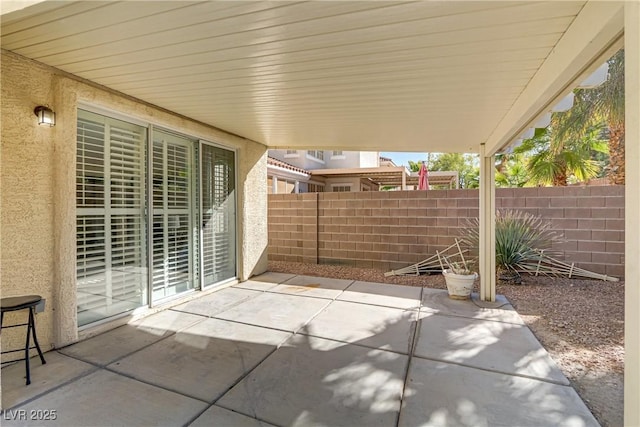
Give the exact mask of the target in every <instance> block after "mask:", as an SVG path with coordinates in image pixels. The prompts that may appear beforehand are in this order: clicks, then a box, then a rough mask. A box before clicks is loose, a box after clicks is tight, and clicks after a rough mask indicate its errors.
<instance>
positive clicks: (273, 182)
mask: <svg viewBox="0 0 640 427" xmlns="http://www.w3.org/2000/svg"><path fill="white" fill-rule="evenodd" d="M271 193H273V194H278V177H277V176H275V175H274V177H273V179H272V180H271Z"/></svg>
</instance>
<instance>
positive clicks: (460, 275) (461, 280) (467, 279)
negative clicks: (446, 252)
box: [440, 256, 478, 300]
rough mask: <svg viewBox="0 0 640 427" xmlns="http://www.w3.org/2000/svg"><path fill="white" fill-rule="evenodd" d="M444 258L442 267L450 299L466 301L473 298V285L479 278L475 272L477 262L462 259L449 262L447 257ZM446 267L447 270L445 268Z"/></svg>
mask: <svg viewBox="0 0 640 427" xmlns="http://www.w3.org/2000/svg"><path fill="white" fill-rule="evenodd" d="M442 258H444V263H442V260H441V261H440V262H441V264H443V265H442V275H443V276H444V281H445V282H446V284H447V291H448V292H449V298H451V299H460V300H465V299H469V297H470V296H471V291H472V290H473V285H474V283H475V282H476V279H477V278H478V273H476V272H475V271H473V266H474V265H475V262H473V261H467V260H465V259H464V258H462V260H461V261H456V262H449V260H448V259H447V257H444V256H443V257H442ZM445 267H446V268H445Z"/></svg>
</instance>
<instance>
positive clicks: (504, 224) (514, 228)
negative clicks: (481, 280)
mask: <svg viewBox="0 0 640 427" xmlns="http://www.w3.org/2000/svg"><path fill="white" fill-rule="evenodd" d="M478 224H479V222H478V219H477V218H476V219H473V220H469V221H468V224H467V225H466V226H465V227H464V229H463V230H462V242H463V244H464V245H466V246H468V247H469V248H470V249H471V250H472V251H473V252H475V253H477V251H478V247H479V243H480V236H479V229H480V228H479V225H478ZM562 241H563V239H562V237H561V236H560V235H559V234H558V233H557V232H556V231H554V230H553V229H552V228H551V224H550V223H548V222H546V221H544V220H543V219H542V218H540V217H537V216H535V215H531V214H529V213H526V212H522V211H517V210H505V211H496V267H497V269H498V272H499V274H500V275H501V276H502V275H504V274H505V273H506V274H507V276H508V275H511V277H510V278H511V279H514V278H515V279H516V281H518V280H517V278H519V273H518V270H523V265H522V264H523V263H526V262H529V263H530V262H536V261H538V260H539V259H540V251H541V250H544V251H545V253H546V254H547V255H548V254H549V253H550V252H553V251H550V250H549V249H550V248H551V247H552V245H553V243H559V242H562Z"/></svg>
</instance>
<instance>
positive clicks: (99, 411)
mask: <svg viewBox="0 0 640 427" xmlns="http://www.w3.org/2000/svg"><path fill="white" fill-rule="evenodd" d="M46 357H47V364H46V365H40V364H39V363H34V365H36V366H34V368H33V372H32V381H33V383H32V384H31V385H30V386H29V387H24V378H23V374H24V371H23V367H22V365H21V364H18V365H13V366H12V367H10V368H7V369H4V370H3V372H2V379H3V394H2V398H3V403H4V407H5V412H4V415H3V425H7V426H18V425H33V422H34V421H38V422H41V423H43V424H45V423H46V425H60V426H80V425H168V426H169V425H191V426H212V425H213V426H234V427H237V426H268V425H278V426H311V425H315V426H390V427H391V426H407V427H408V426H418V425H431V426H448V425H492V426H497V425H518V426H535V427H540V426H558V425H563V426H581V427H582V426H597V425H598V423H597V422H596V420H595V419H594V418H593V416H592V415H591V413H590V412H589V410H588V409H587V407H586V406H585V404H584V403H583V402H582V400H580V398H579V396H578V395H577V393H576V392H575V391H574V390H573V388H571V386H570V385H569V382H568V381H567V379H566V378H565V377H564V375H563V374H562V373H561V372H560V370H559V369H558V367H557V366H556V365H555V363H554V362H553V360H552V359H551V358H550V357H549V355H548V354H547V352H546V351H545V350H544V349H543V348H542V347H541V345H540V343H539V342H538V341H537V340H536V338H535V337H534V335H533V334H532V333H531V331H530V330H529V328H528V327H526V326H525V325H524V323H523V322H522V320H521V318H520V316H518V314H517V313H516V312H515V311H514V310H513V308H512V307H511V305H510V304H509V303H508V301H506V300H505V299H504V298H501V297H500V296H498V298H497V301H496V302H494V303H486V302H481V301H479V300H478V299H477V296H476V298H474V299H473V300H472V301H455V300H451V299H449V298H448V296H447V293H446V291H443V290H436V289H428V288H419V287H407V286H399V285H385V284H379V283H369V282H354V281H350V280H342V279H327V278H322V277H310V276H295V275H292V274H284V273H266V274H263V275H261V276H258V277H255V278H254V279H252V280H248V281H246V282H243V283H240V284H237V285H234V286H231V287H228V288H226V289H222V290H218V291H216V292H212V293H209V294H207V295H201V296H199V297H197V298H195V299H193V300H191V301H189V302H186V303H183V304H180V305H176V306H174V307H172V308H171V309H169V310H166V311H163V312H160V313H157V314H154V315H151V316H149V317H146V318H144V319H142V320H139V321H136V322H132V323H130V324H128V325H125V326H121V327H120V328H117V329H114V330H111V331H109V332H106V333H104V334H101V335H98V336H95V337H93V338H90V339H88V340H85V341H83V342H81V343H79V344H75V345H71V346H68V347H65V348H61V349H59V350H57V351H52V352H49V353H47V354H46ZM52 411H53V412H52ZM45 417H48V418H45Z"/></svg>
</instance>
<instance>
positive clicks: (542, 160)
mask: <svg viewBox="0 0 640 427" xmlns="http://www.w3.org/2000/svg"><path fill="white" fill-rule="evenodd" d="M570 119H572V116H571V114H563V113H555V114H553V116H552V118H551V125H550V126H549V127H548V128H546V129H536V135H535V136H534V137H533V138H531V139H529V140H526V141H525V142H524V143H523V144H522V146H521V147H519V148H518V150H519V151H522V152H529V153H532V154H531V156H530V157H529V159H528V161H527V171H528V172H529V175H530V181H529V183H530V184H533V185H553V186H566V185H567V184H569V183H570V181H572V180H576V181H586V180H589V179H591V178H594V177H596V176H597V175H598V172H599V171H600V169H601V166H600V164H599V162H598V161H597V160H596V159H595V158H594V157H596V155H597V153H606V152H607V144H606V141H603V140H602V139H601V135H602V132H601V128H599V127H593V128H591V129H590V130H589V131H585V132H586V133H585V134H584V135H582V136H581V137H579V138H578V137H577V136H572V138H570V139H569V138H567V137H566V136H565V137H564V139H561V138H560V137H559V132H557V131H555V129H558V128H563V127H564V126H566V123H565V121H566V120H570Z"/></svg>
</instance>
